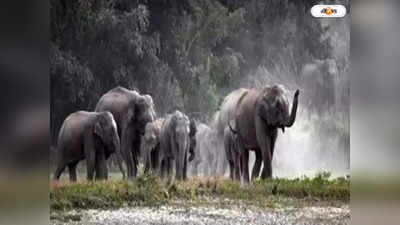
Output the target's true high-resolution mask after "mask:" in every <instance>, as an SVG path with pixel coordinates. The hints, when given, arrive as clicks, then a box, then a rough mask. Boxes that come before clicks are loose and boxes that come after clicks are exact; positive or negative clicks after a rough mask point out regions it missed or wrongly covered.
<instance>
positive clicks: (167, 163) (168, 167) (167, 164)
mask: <svg viewBox="0 0 400 225" xmlns="http://www.w3.org/2000/svg"><path fill="white" fill-rule="evenodd" d="M165 168H166V170H165V171H166V172H167V176H170V175H171V172H172V159H171V158H169V157H168V158H167V159H166V160H165ZM175 170H176V168H175Z"/></svg>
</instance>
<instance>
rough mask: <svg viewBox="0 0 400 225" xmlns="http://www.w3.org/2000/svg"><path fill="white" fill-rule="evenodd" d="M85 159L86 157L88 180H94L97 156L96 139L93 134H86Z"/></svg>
mask: <svg viewBox="0 0 400 225" xmlns="http://www.w3.org/2000/svg"><path fill="white" fill-rule="evenodd" d="M84 140H85V143H84V149H85V157H86V167H87V180H89V181H91V180H93V175H94V169H95V162H96V154H95V149H94V137H93V134H92V132H89V131H88V132H86V133H85V138H84Z"/></svg>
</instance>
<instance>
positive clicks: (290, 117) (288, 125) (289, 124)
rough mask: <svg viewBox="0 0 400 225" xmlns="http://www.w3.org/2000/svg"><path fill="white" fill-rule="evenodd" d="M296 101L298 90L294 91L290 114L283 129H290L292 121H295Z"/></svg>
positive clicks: (297, 99)
mask: <svg viewBox="0 0 400 225" xmlns="http://www.w3.org/2000/svg"><path fill="white" fill-rule="evenodd" d="M298 101H299V90H296V92H295V94H294V97H293V104H292V111H291V113H290V116H289V117H288V119H287V120H286V124H285V127H291V126H292V125H293V124H294V121H295V120H296V114H297V105H298Z"/></svg>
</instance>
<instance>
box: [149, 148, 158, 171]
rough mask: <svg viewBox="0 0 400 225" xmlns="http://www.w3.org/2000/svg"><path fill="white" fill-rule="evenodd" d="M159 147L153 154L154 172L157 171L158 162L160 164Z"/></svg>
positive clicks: (152, 164) (152, 166) (152, 165)
mask: <svg viewBox="0 0 400 225" xmlns="http://www.w3.org/2000/svg"><path fill="white" fill-rule="evenodd" d="M158 148H159V147H156V149H154V150H153V151H152V153H151V158H150V160H151V168H152V170H153V171H155V170H156V169H157V168H158V165H157V164H158V162H159V159H158V158H159V155H158V154H159V149H158Z"/></svg>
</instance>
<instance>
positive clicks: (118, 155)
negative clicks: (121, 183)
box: [113, 134, 125, 179]
mask: <svg viewBox="0 0 400 225" xmlns="http://www.w3.org/2000/svg"><path fill="white" fill-rule="evenodd" d="M113 145H114V148H115V154H116V158H117V163H118V167H119V169H120V170H121V173H122V177H123V179H125V170H124V167H123V166H122V154H121V143H120V140H119V137H118V134H116V137H115V138H114V140H113Z"/></svg>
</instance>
